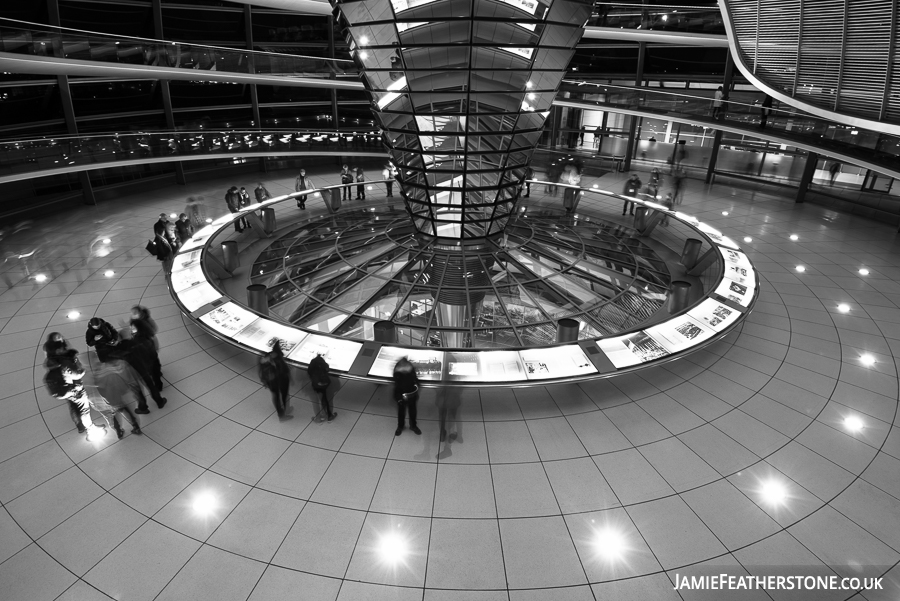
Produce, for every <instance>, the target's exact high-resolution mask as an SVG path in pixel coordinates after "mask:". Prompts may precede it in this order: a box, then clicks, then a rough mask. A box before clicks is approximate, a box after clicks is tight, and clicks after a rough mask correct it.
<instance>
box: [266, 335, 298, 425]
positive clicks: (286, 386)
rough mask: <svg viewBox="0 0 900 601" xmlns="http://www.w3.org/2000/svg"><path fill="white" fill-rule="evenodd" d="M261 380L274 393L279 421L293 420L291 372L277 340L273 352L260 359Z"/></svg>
mask: <svg viewBox="0 0 900 601" xmlns="http://www.w3.org/2000/svg"><path fill="white" fill-rule="evenodd" d="M259 380H260V381H261V382H262V383H263V386H265V387H266V388H268V389H269V392H271V393H272V404H273V405H275V412H276V413H277V414H278V419H279V420H281V421H287V420H289V419H293V417H294V416H293V415H291V414H290V413H291V408H290V398H291V397H290V388H291V371H290V368H289V367H288V364H287V362H286V361H285V360H284V352H283V351H282V350H281V341H280V340H278V339H277V338H276V339H275V340H274V342H273V343H272V350H270V351H269V352H268V353H265V354H264V355H262V356H261V357H260V358H259Z"/></svg>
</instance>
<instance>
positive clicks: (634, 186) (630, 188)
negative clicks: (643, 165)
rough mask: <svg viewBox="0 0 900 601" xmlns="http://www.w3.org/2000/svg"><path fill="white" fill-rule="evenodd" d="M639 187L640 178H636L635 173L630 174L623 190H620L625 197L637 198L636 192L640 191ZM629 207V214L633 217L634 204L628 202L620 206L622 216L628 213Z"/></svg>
mask: <svg viewBox="0 0 900 601" xmlns="http://www.w3.org/2000/svg"><path fill="white" fill-rule="evenodd" d="M641 185H642V183H641V178H639V177H638V174H637V173H632V174H631V178H630V179H629V180H628V181H626V182H625V189H624V190H622V194H624V195H625V196H632V197H637V195H638V192H640V191H641ZM629 207H630V208H631V211H630V212H629V214H630V215H634V203H633V202H631V201H629V200H626V201H625V203H624V204H623V205H622V215H624V214H625V212H626V211H628V209H629Z"/></svg>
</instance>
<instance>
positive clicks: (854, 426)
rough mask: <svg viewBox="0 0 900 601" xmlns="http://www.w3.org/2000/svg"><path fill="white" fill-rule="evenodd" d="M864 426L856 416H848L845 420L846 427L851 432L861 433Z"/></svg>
mask: <svg viewBox="0 0 900 601" xmlns="http://www.w3.org/2000/svg"><path fill="white" fill-rule="evenodd" d="M864 426H865V424H864V423H863V420H861V419H859V417H857V416H856V415H848V416H847V417H845V418H844V427H845V428H847V429H848V430H850V431H851V432H859V431H860V430H862V429H863V427H864Z"/></svg>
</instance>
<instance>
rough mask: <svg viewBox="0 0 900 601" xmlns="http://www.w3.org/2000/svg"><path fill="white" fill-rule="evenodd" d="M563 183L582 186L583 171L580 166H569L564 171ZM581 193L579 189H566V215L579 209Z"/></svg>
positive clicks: (564, 204)
mask: <svg viewBox="0 0 900 601" xmlns="http://www.w3.org/2000/svg"><path fill="white" fill-rule="evenodd" d="M562 179H563V183H565V184H569V185H570V186H580V185H581V170H580V169H579V166H578V165H575V164H571V163H570V164H568V165H566V167H565V169H564V170H563V178H562ZM580 193H581V190H580V189H579V188H569V187H566V188H565V189H564V190H563V207H564V208H565V209H566V213H573V212H574V211H575V209H576V208H578V195H579V194H580Z"/></svg>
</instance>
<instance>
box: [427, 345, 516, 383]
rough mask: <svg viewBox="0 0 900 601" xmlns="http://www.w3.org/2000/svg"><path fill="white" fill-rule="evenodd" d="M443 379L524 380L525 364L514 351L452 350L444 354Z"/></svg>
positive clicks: (454, 380) (463, 380)
mask: <svg viewBox="0 0 900 601" xmlns="http://www.w3.org/2000/svg"><path fill="white" fill-rule="evenodd" d="M446 364H447V366H446V369H445V372H444V380H448V381H450V382H505V381H515V380H525V379H526V375H525V364H524V363H523V362H522V358H521V357H520V356H519V353H518V352H516V351H473V352H466V351H453V352H447V354H446Z"/></svg>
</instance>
